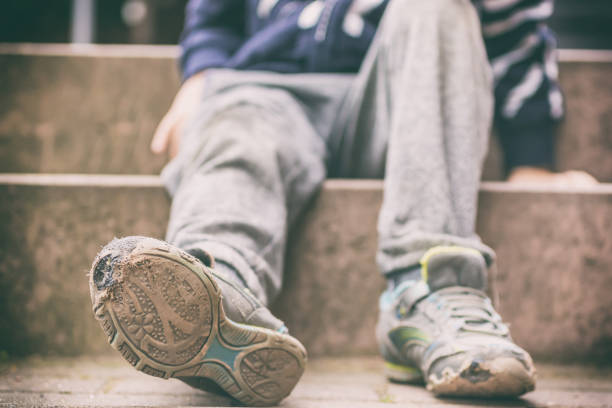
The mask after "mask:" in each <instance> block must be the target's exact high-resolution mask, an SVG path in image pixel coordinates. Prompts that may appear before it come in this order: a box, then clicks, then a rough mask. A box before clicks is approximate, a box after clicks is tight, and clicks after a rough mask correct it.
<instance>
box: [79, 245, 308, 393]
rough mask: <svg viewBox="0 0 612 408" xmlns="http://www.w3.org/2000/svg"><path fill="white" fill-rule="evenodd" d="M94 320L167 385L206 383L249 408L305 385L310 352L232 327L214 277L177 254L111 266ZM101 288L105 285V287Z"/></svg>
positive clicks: (147, 249) (95, 290)
mask: <svg viewBox="0 0 612 408" xmlns="http://www.w3.org/2000/svg"><path fill="white" fill-rule="evenodd" d="M111 260H112V254H111V253H107V254H105V253H104V252H102V253H101V254H100V255H99V256H98V258H97V259H96V261H95V262H94V266H93V268H92V273H91V274H90V287H91V288H92V289H91V291H92V299H93V301H94V314H95V317H96V319H97V320H98V321H99V323H100V325H101V326H102V329H103V330H104V333H105V334H106V336H107V337H108V341H109V343H110V344H111V346H112V347H113V348H115V349H116V350H117V351H119V353H120V354H121V355H122V356H123V358H124V359H125V360H126V361H127V362H128V363H130V364H131V365H132V366H134V367H135V368H136V369H137V370H139V371H142V372H143V373H146V374H149V375H152V376H155V377H160V378H165V379H167V378H179V379H180V378H206V379H209V380H212V381H214V382H215V383H216V384H218V385H219V386H220V387H221V388H222V389H223V390H225V391H226V392H227V393H228V394H229V395H230V396H232V397H233V398H235V399H237V400H239V401H240V402H242V403H244V404H248V405H273V404H275V403H277V402H279V401H280V400H282V399H283V398H285V397H286V396H287V395H289V393H290V392H291V390H292V389H293V388H294V386H295V385H296V383H297V382H298V380H299V379H300V377H301V375H302V373H303V371H304V367H305V363H306V350H305V349H304V347H303V346H302V345H301V344H300V342H299V341H297V340H296V339H294V338H293V337H291V336H289V335H288V334H282V333H279V332H275V331H272V330H268V329H264V328H260V327H255V326H248V325H244V324H239V323H235V322H233V321H231V320H230V319H228V318H227V317H226V316H225V313H224V311H223V308H222V305H221V292H220V290H219V287H218V286H217V284H216V282H215V280H214V278H213V276H212V275H211V273H210V272H209V271H208V270H207V268H206V267H205V266H203V265H202V264H201V263H200V262H198V261H197V260H196V259H195V258H193V257H192V256H191V255H188V254H186V253H184V252H181V251H179V250H177V249H175V248H173V247H171V246H169V245H168V246H160V245H151V244H149V245H147V244H146V243H145V244H141V245H139V246H138V247H137V248H136V249H135V250H134V251H132V252H131V253H130V255H128V256H127V257H126V259H124V260H122V261H118V262H116V263H115V264H113V265H112V270H113V272H112V281H113V282H111V283H108V282H105V285H106V287H102V288H99V287H97V286H96V283H94V280H95V279H94V276H95V273H96V271H97V270H99V269H96V268H97V267H98V265H100V264H101V263H103V262H104V261H107V262H110V261H111ZM98 278H99V276H98ZM99 282H100V280H98V283H99Z"/></svg>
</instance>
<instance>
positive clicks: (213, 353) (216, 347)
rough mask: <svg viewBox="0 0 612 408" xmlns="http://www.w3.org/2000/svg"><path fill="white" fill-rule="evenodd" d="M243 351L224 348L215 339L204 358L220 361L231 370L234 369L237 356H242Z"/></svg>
mask: <svg viewBox="0 0 612 408" xmlns="http://www.w3.org/2000/svg"><path fill="white" fill-rule="evenodd" d="M240 352H241V350H232V349H230V348H227V347H225V346H223V345H222V344H221V343H219V339H218V338H217V337H215V338H214V339H213V341H212V343H211V344H210V347H209V348H208V351H207V352H206V356H204V359H205V360H220V361H222V362H224V363H225V364H227V365H228V366H229V367H230V368H233V367H234V361H235V360H236V356H237V355H238V354H240Z"/></svg>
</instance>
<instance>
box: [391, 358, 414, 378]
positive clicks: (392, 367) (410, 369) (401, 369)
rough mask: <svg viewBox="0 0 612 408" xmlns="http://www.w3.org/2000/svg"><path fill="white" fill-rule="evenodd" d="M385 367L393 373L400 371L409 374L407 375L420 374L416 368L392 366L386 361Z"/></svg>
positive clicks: (399, 365) (392, 364)
mask: <svg viewBox="0 0 612 408" xmlns="http://www.w3.org/2000/svg"><path fill="white" fill-rule="evenodd" d="M385 367H386V368H390V369H392V370H395V371H401V372H404V373H409V374H419V375H420V374H421V371H420V370H419V369H418V368H414V367H410V366H405V365H401V364H394V363H390V362H388V361H385Z"/></svg>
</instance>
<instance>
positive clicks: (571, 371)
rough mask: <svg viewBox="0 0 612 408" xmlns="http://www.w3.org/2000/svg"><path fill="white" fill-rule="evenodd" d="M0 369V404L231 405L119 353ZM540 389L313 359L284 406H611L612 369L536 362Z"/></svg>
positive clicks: (367, 361)
mask: <svg viewBox="0 0 612 408" xmlns="http://www.w3.org/2000/svg"><path fill="white" fill-rule="evenodd" d="M1 367H2V368H0V406H25V407H29V406H95V407H110V406H134V405H136V406H152V407H159V406H232V405H234V404H235V403H234V404H233V403H232V401H231V400H230V399H229V398H227V397H225V396H219V395H214V394H211V393H207V392H203V391H199V390H196V389H193V388H191V387H189V386H187V385H184V384H183V383H181V382H179V381H177V380H162V379H159V378H155V377H150V376H147V375H145V374H142V373H140V372H138V371H136V370H134V369H133V368H132V367H131V366H129V365H128V364H127V363H125V362H124V361H123V360H120V359H119V358H118V357H116V356H112V357H108V358H97V359H93V358H87V359H85V358H81V359H40V358H34V359H29V360H25V361H20V362H17V363H8V364H4V365H3V366H1ZM538 373H539V380H538V386H537V389H536V391H534V392H531V393H529V394H526V395H525V396H524V397H523V398H519V399H507V400H475V399H438V398H435V397H433V396H432V395H431V394H430V393H428V392H427V391H426V390H425V389H424V388H423V387H422V386H418V385H400V384H391V383H388V382H387V381H386V380H385V379H384V377H383V375H382V362H381V361H380V360H379V359H378V358H363V357H362V358H350V359H322V360H314V361H311V362H309V364H308V366H307V368H306V372H305V374H304V377H303V378H302V380H301V381H300V382H299V383H298V385H297V387H296V388H295V389H294V391H293V393H292V394H291V395H290V396H289V397H288V398H287V399H286V400H284V401H283V402H282V404H281V406H283V407H286V408H290V407H296V408H298V407H300V408H301V407H321V406H325V407H328V406H329V407H338V408H340V407H347V408H348V407H388V406H403V407H423V406H427V407H440V408H441V407H482V406H487V407H530V408H536V407H538V408H539V407H567V408H574V407H575V408H577V407H592V408H595V407H598V408H599V407H610V406H612V372H611V371H610V369H609V368H608V369H598V368H596V367H589V366H559V365H541V364H540V365H538Z"/></svg>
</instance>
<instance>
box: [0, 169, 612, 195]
mask: <svg viewBox="0 0 612 408" xmlns="http://www.w3.org/2000/svg"><path fill="white" fill-rule="evenodd" d="M0 185H18V186H51V187H54V186H55V187H159V188H162V187H163V183H162V180H161V177H160V176H157V175H141V174H80V173H0ZM324 188H325V189H331V190H350V191H357V190H364V191H382V190H383V181H382V180H376V179H348V178H344V179H342V178H334V179H327V180H325V183H324ZM480 191H481V192H500V193H542V194H550V193H552V194H578V195H582V194H606V195H607V194H612V183H599V184H597V185H594V186H588V187H572V186H569V187H564V186H555V185H549V184H542V185H515V184H512V183H508V182H505V181H484V182H481V183H480Z"/></svg>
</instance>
